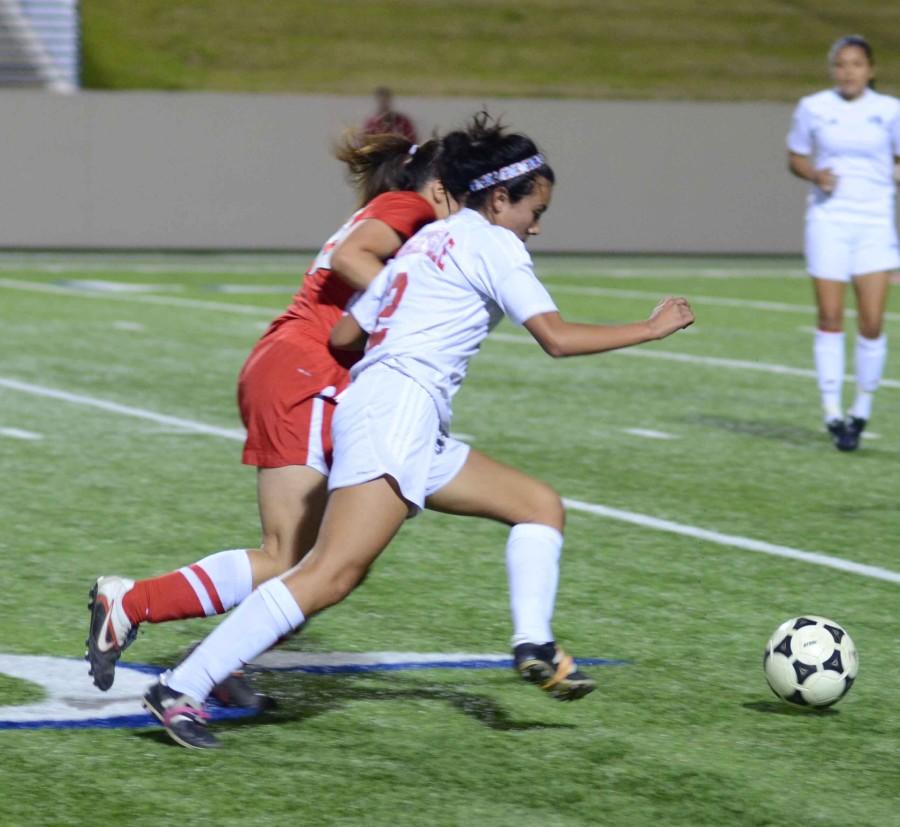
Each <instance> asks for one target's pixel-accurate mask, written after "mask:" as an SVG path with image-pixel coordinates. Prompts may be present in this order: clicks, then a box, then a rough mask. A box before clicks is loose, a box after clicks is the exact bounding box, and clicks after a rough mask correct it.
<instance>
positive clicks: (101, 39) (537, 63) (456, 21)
mask: <svg viewBox="0 0 900 827" xmlns="http://www.w3.org/2000/svg"><path fill="white" fill-rule="evenodd" d="M82 15H83V30H84V85H85V86H87V87H93V88H101V89H203V90H217V91H254V92H323V93H341V94H361V93H367V92H369V91H370V90H371V88H372V87H373V86H374V85H376V84H381V83H385V84H388V85H390V86H393V87H394V88H395V89H396V90H397V91H398V92H399V93H400V94H407V95H409V94H425V95H454V94H457V95H473V94H474V95H478V94H483V95H485V96H494V95H503V96H560V97H581V98H615V99H669V100H679V99H693V100H792V99H795V98H796V97H798V96H799V95H801V94H806V93H808V92H809V91H811V90H813V89H817V88H820V87H822V86H823V85H825V83H826V74H825V52H826V51H827V48H828V44H829V43H830V42H831V41H832V40H833V39H834V38H835V37H838V36H840V35H842V34H846V33H849V32H861V33H863V34H865V35H866V36H868V37H869V38H870V39H871V41H872V43H873V45H874V47H875V50H876V56H877V57H878V59H879V71H880V73H881V77H882V83H881V87H882V88H884V89H885V90H887V91H895V92H896V91H900V4H894V3H886V2H884V0H855V2H854V3H853V4H850V3H847V2H846V0H755V2H752V3H751V2H747V0H559V2H554V0H458V1H457V2H454V3H447V2H446V0H407V2H397V0H329V2H310V0H258V2H255V3H249V4H248V3H246V2H245V0H191V2H190V3H177V2H174V1H173V0H141V2H139V3H134V2H132V0H84V2H83V3H82Z"/></svg>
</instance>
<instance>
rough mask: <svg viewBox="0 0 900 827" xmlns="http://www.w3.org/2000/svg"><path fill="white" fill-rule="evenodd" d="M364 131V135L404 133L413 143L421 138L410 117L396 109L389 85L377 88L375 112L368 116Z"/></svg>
mask: <svg viewBox="0 0 900 827" xmlns="http://www.w3.org/2000/svg"><path fill="white" fill-rule="evenodd" d="M362 132H363V135H381V134H384V133H391V134H394V135H402V136H403V137H404V138H406V140H408V141H409V142H410V143H413V144H414V143H416V142H417V141H418V140H419V139H418V136H417V134H416V127H415V125H414V124H413V122H412V121H411V120H410V119H409V117H407V116H406V115H404V114H403V113H402V112H397V111H395V110H394V93H393V92H392V91H391V90H390V89H388V88H387V86H379V87H378V88H377V89H376V90H375V112H374V113H373V114H372V115H370V116H369V117H368V118H366V121H365V123H364V124H363V128H362Z"/></svg>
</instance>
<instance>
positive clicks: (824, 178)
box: [813, 167, 838, 195]
mask: <svg viewBox="0 0 900 827" xmlns="http://www.w3.org/2000/svg"><path fill="white" fill-rule="evenodd" d="M837 182H838V179H837V176H836V175H835V174H834V173H833V172H832V171H831V168H830V167H826V168H825V169H817V170H816V177H815V178H814V179H813V183H814V184H815V185H816V186H817V187H818V188H819V189H820V190H822V192H824V193H825V194H826V195H831V193H833V192H834V190H835V187H837Z"/></svg>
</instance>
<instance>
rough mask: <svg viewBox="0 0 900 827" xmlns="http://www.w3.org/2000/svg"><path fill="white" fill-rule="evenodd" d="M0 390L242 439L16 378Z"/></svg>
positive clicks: (238, 432)
mask: <svg viewBox="0 0 900 827" xmlns="http://www.w3.org/2000/svg"><path fill="white" fill-rule="evenodd" d="M0 388H7V389H8V390H13V391H20V392H21V393H30V394H31V395H32V396H43V397H46V398H48V399H58V400H59V401H61V402H71V403H72V404H74V405H84V406H86V407H88V408H97V409H99V410H101V411H106V412H108V413H114V414H119V415H120V416H131V417H134V418H135V419H147V420H149V421H150V422H156V423H157V424H159V425H171V426H173V427H175V428H181V429H183V430H185V431H191V432H193V433H196V434H209V435H210V436H221V437H224V438H225V439H234V440H241V441H243V439H244V431H243V430H242V429H240V428H219V427H217V426H216V425H205V424H204V423H202V422H195V421H194V420H192V419H182V418H181V417H178V416H168V415H166V414H160V413H156V412H155V411H148V410H146V409H144V408H135V407H133V406H131V405H120V404H119V403H118V402H109V401H107V400H105V399H98V398H97V397H94V396H86V395H84V394H80V393H69V392H68V391H61V390H56V389H55V388H48V387H45V386H44V385H34V384H32V383H30V382H21V381H19V380H18V379H12V378H10V377H6V376H0Z"/></svg>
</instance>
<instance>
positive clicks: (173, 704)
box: [142, 675, 221, 749]
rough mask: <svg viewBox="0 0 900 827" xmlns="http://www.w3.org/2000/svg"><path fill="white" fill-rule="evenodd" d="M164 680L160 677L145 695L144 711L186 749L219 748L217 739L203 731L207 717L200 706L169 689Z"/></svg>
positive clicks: (185, 696)
mask: <svg viewBox="0 0 900 827" xmlns="http://www.w3.org/2000/svg"><path fill="white" fill-rule="evenodd" d="M164 680H165V675H162V676H161V677H160V679H159V680H158V681H157V682H156V683H155V684H153V686H151V687H150V688H149V689H148V690H147V691H146V692H145V693H144V698H143V701H142V704H143V707H144V709H146V710H147V712H149V713H150V714H151V715H153V716H154V717H155V718H156V719H157V720H158V721H159V722H160V723H161V724H162V725H163V726H164V727H165V728H166V733H167V734H168V736H169V737H170V738H171V739H172V740H173V741H174V742H175V743H176V744H180V745H181V746H183V747H187V748H188V749H215V748H216V747H220V746H221V744H220V743H219V739H218V738H216V736H215V735H213V734H212V733H211V732H210V731H209V730H208V729H207V727H206V719H207V718H208V717H209V716H208V715H207V714H206V713H205V712H204V711H203V705H202V704H200V703H198V702H197V701H195V700H194V699H193V698H192V697H190V696H189V695H182V694H181V693H180V692H176V691H175V690H174V689H170V688H169V687H168V686H166V684H165V683H164Z"/></svg>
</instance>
